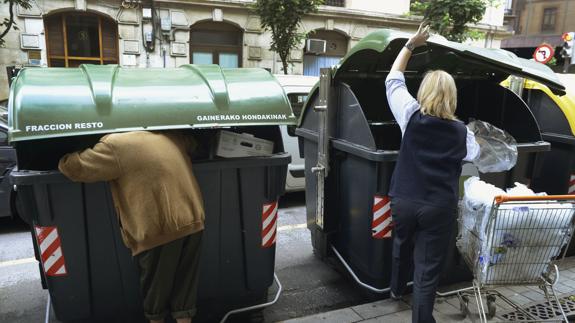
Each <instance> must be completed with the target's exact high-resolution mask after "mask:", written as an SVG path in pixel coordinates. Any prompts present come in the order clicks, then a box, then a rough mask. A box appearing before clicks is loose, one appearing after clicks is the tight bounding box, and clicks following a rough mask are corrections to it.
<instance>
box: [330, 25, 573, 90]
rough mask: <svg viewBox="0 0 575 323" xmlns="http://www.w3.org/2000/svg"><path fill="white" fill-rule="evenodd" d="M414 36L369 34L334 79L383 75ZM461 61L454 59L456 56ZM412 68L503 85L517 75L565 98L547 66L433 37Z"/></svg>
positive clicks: (383, 31)
mask: <svg viewBox="0 0 575 323" xmlns="http://www.w3.org/2000/svg"><path fill="white" fill-rule="evenodd" d="M409 37H411V34H407V33H403V32H399V31H394V30H388V29H381V30H378V31H375V32H372V33H370V34H369V35H367V36H366V37H365V38H363V39H362V40H361V41H360V42H359V43H358V44H357V45H356V46H354V47H353V48H352V49H351V50H350V51H349V52H348V54H347V55H346V56H345V57H344V58H343V59H342V60H341V62H340V64H339V65H338V66H337V70H336V71H335V77H336V78H337V77H338V76H341V75H345V74H346V73H345V72H352V73H353V72H366V73H369V72H381V71H387V70H389V68H390V67H391V64H392V63H393V61H394V59H395V57H396V56H397V54H398V53H399V51H400V50H401V48H402V47H403V45H404V44H405V42H406V40H407V39H408V38H409ZM454 55H455V56H457V57H458V58H459V59H453V58H454V57H453V56H454ZM410 68H411V69H412V70H413V69H416V70H420V71H424V70H426V69H430V68H431V69H438V68H441V69H445V70H447V71H448V72H450V73H451V74H454V75H456V74H461V75H466V76H469V75H475V76H484V77H485V76H488V77H491V78H495V81H498V82H501V81H503V80H504V79H505V78H507V77H508V76H509V75H517V76H521V77H525V78H528V79H532V80H535V81H537V82H539V83H543V84H545V85H547V86H548V87H549V88H551V89H552V90H553V91H554V92H555V93H557V94H564V93H565V87H564V86H563V84H562V83H561V81H560V80H559V78H558V77H557V75H556V74H555V73H554V72H553V71H552V70H551V69H550V68H549V67H547V66H545V65H544V64H541V63H537V62H535V61H531V60H527V59H524V58H519V57H517V56H516V55H515V54H513V53H511V52H509V51H506V50H503V49H499V48H481V47H475V46H470V45H465V44H461V43H456V42H452V41H448V40H446V39H445V38H444V37H441V36H432V37H431V38H429V40H428V41H427V45H426V46H425V47H423V48H421V49H416V51H415V53H414V55H413V56H412V59H411V61H410V64H409V65H408V71H409V70H410Z"/></svg>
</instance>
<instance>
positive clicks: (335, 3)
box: [325, 0, 345, 7]
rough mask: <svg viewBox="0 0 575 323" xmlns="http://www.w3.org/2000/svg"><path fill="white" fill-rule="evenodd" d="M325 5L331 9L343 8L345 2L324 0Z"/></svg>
mask: <svg viewBox="0 0 575 323" xmlns="http://www.w3.org/2000/svg"><path fill="white" fill-rule="evenodd" d="M325 5H326V6H332V7H345V0H326V1H325Z"/></svg>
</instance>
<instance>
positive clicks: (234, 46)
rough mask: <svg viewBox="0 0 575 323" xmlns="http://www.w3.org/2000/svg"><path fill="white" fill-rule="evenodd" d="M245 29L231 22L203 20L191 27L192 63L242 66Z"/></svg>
mask: <svg viewBox="0 0 575 323" xmlns="http://www.w3.org/2000/svg"><path fill="white" fill-rule="evenodd" d="M242 43H243V31H242V30H241V29H240V28H238V27H236V26H234V25H232V24H229V23H225V22H213V21H203V22H198V23H196V24H194V25H193V26H192V27H191V28H190V61H191V63H192V64H200V65H201V64H218V65H220V66H221V67H241V66H242V49H243V46H242Z"/></svg>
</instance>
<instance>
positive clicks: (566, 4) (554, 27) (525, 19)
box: [501, 0, 575, 63]
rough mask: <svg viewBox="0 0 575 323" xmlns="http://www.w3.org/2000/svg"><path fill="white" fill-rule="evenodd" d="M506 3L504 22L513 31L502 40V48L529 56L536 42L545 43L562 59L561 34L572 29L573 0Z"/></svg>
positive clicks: (573, 22) (534, 0)
mask: <svg viewBox="0 0 575 323" xmlns="http://www.w3.org/2000/svg"><path fill="white" fill-rule="evenodd" d="M506 7H507V10H506V13H505V15H506V16H505V25H506V27H507V28H508V29H509V30H513V31H514V35H513V37H510V38H507V39H504V40H503V41H502V43H501V47H502V48H505V49H507V50H509V51H512V52H514V53H516V54H517V55H519V56H521V57H525V58H530V57H531V56H532V55H533V52H534V51H535V49H536V48H537V47H538V46H539V45H541V44H543V43H547V44H549V45H552V46H553V47H555V49H556V51H555V52H556V55H555V57H556V58H557V59H558V60H559V61H562V58H561V56H560V54H559V52H560V49H561V46H562V45H563V41H562V39H561V35H562V34H563V33H565V32H570V31H575V19H573V16H574V15H575V0H507V5H506ZM558 63H561V62H558Z"/></svg>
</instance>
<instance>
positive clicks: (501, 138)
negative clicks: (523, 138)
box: [467, 120, 517, 173]
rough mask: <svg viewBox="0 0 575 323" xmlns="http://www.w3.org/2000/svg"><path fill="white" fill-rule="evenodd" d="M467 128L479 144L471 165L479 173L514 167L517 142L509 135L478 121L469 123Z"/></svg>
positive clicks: (501, 170) (500, 170)
mask: <svg viewBox="0 0 575 323" xmlns="http://www.w3.org/2000/svg"><path fill="white" fill-rule="evenodd" d="M467 127H468V128H469V129H470V130H471V131H472V132H473V134H475V140H476V141H477V143H478V144H479V156H478V157H477V158H476V159H475V160H474V161H473V164H474V165H475V166H477V168H478V169H479V171H480V172H482V173H495V172H503V171H506V170H510V169H511V168H513V167H514V166H515V163H517V142H516V141H515V138H513V137H512V136H511V135H510V134H509V133H507V132H506V131H504V130H501V129H499V128H497V127H495V126H493V125H492V124H490V123H487V122H485V121H480V120H475V121H472V122H470V123H469V124H468V125H467Z"/></svg>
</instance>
